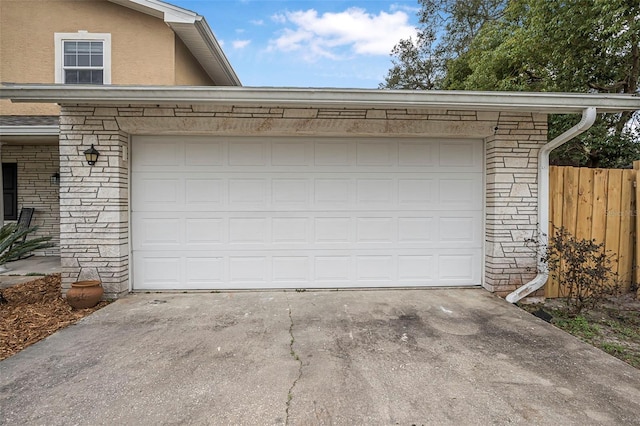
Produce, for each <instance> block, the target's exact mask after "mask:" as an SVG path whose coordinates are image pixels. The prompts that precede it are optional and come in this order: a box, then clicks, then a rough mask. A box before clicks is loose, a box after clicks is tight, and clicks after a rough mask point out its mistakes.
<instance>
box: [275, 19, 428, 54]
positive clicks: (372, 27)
mask: <svg viewBox="0 0 640 426" xmlns="http://www.w3.org/2000/svg"><path fill="white" fill-rule="evenodd" d="M272 20H274V21H275V22H277V23H280V24H289V25H292V26H293V28H285V29H283V30H282V31H281V34H280V36H279V37H278V38H276V39H275V40H271V42H270V48H271V49H272V50H282V51H288V52H291V51H301V52H302V53H303V55H302V56H303V57H304V58H305V59H307V60H312V59H313V58H317V57H318V56H319V57H325V58H331V59H338V58H340V57H342V56H343V55H344V49H345V48H347V49H348V50H349V53H351V54H358V55H388V54H389V53H390V52H391V49H392V48H393V46H394V45H395V44H397V43H398V41H400V39H403V38H408V37H411V36H414V35H415V32H416V30H415V28H414V27H413V26H412V25H411V24H410V23H409V16H408V15H407V13H405V12H403V11H396V12H393V13H386V12H380V13H379V14H377V15H374V14H370V13H367V11H366V10H364V9H361V8H356V7H353V8H349V9H347V10H345V11H344V12H339V13H330V12H327V13H324V14H322V15H319V14H318V12H317V11H315V10H313V9H309V10H306V11H295V12H286V13H284V14H278V15H274V16H272Z"/></svg>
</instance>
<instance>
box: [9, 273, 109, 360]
mask: <svg viewBox="0 0 640 426" xmlns="http://www.w3.org/2000/svg"><path fill="white" fill-rule="evenodd" d="M2 295H3V296H4V298H5V299H6V300H7V302H8V303H0V361H1V360H3V359H5V358H8V357H10V356H11V355H13V354H15V353H17V352H19V351H21V350H22V349H24V348H26V347H27V346H29V345H32V344H34V343H36V342H37V341H39V340H42V339H44V338H45V337H47V336H50V335H51V334H53V333H55V332H56V331H57V330H59V329H61V328H64V327H67V326H69V325H71V324H73V323H75V322H77V321H78V320H80V319H82V318H84V317H86V316H87V315H89V314H91V313H92V312H94V311H96V310H98V309H100V308H102V307H104V306H106V305H107V304H108V302H100V303H98V305H97V306H95V307H93V308H88V309H73V308H72V307H71V306H69V305H68V304H67V302H66V301H65V300H64V299H63V298H62V292H61V287H60V274H53V275H47V276H45V277H42V278H39V279H35V280H33V281H29V282H26V283H23V284H17V285H15V286H13V287H10V288H8V289H6V290H2Z"/></svg>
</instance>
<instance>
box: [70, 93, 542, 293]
mask: <svg viewBox="0 0 640 426" xmlns="http://www.w3.org/2000/svg"><path fill="white" fill-rule="evenodd" d="M136 134H144V135H167V134H174V135H215V136H221V135H236V136H239V135H243V136H292V135H295V136H328V137H331V136H359V137H362V136H371V137H380V136H386V137H416V136H425V137H451V138H475V139H483V140H484V141H485V143H486V148H487V151H486V152H487V158H486V171H487V172H486V173H487V175H486V185H487V199H486V224H485V227H486V238H485V240H486V257H485V282H484V284H485V287H487V288H488V289H489V290H492V291H498V292H506V291H507V290H512V289H514V288H516V286H518V285H520V284H521V283H523V282H524V281H526V280H527V279H528V278H530V277H533V276H534V275H535V269H533V270H531V269H529V268H530V267H531V266H535V253H533V252H532V251H531V250H530V249H529V248H527V247H526V244H525V241H524V239H525V238H527V237H530V236H531V235H533V231H534V229H535V228H536V193H537V168H536V167H537V153H538V148H539V147H540V146H541V144H543V143H544V142H545V141H546V115H544V114H515V113H498V112H482V111H478V112H476V111H450V110H435V109H362V108H330V107H327V108H314V107H309V108H300V107H296V108H288V107H260V106H251V107H248V106H232V105H228V106H214V105H122V106H110V107H99V106H96V107H91V106H74V105H64V106H63V108H62V112H61V118H60V161H61V168H60V173H61V176H62V179H61V189H60V191H61V193H60V197H61V259H62V266H63V269H64V272H63V286H64V287H65V288H68V287H69V286H70V283H71V282H72V281H75V280H76V279H78V278H99V279H101V280H102V282H103V285H104V287H105V292H106V295H107V297H117V296H119V295H121V294H123V293H126V292H127V291H128V290H129V281H128V280H129V275H128V268H129V233H128V227H129V222H128V220H129V219H128V218H129V190H128V186H129V168H128V167H129V159H128V152H129V148H130V147H129V136H130V135H136ZM92 143H93V144H95V146H96V148H97V149H98V151H100V153H101V156H100V159H99V160H98V163H97V164H96V165H95V166H93V167H90V166H88V165H87V164H86V163H85V161H84V156H83V151H84V150H85V149H87V148H88V147H89V146H90V145H91V144H92Z"/></svg>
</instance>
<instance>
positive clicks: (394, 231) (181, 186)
mask: <svg viewBox="0 0 640 426" xmlns="http://www.w3.org/2000/svg"><path fill="white" fill-rule="evenodd" d="M158 143H159V144H160V145H161V149H160V150H159V153H157V152H156V151H154V150H155V147H156V144H158ZM172 145H175V146H172ZM482 152H483V149H482V143H481V142H478V141H464V140H459V141H434V140H423V139H417V138H416V139H396V140H391V139H367V140H365V139H350V138H345V139H322V138H307V139H293V138H207V137H183V138H173V137H144V138H141V139H139V138H137V137H136V138H134V141H133V143H132V202H131V206H132V212H131V222H132V248H133V267H132V269H133V285H134V288H136V289H181V288H184V289H207V288H229V289H241V288H304V287H316V288H333V287H393V286H420V285H472V284H480V271H481V254H482V240H483V239H482V217H483V216H482V188H483V183H482V182H483V179H482V156H481V155H482ZM149 156H150V157H152V158H145V157H149ZM172 156H177V158H176V157H172Z"/></svg>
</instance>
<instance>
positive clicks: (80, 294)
mask: <svg viewBox="0 0 640 426" xmlns="http://www.w3.org/2000/svg"><path fill="white" fill-rule="evenodd" d="M101 284H102V283H101V282H100V281H98V280H87V281H78V282H75V283H71V288H70V289H69V290H68V291H67V303H68V304H69V305H71V307H72V308H76V309H85V308H93V307H94V306H96V305H97V304H98V302H99V301H100V299H101V298H102V295H103V294H104V289H103V288H102V285H101Z"/></svg>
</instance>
